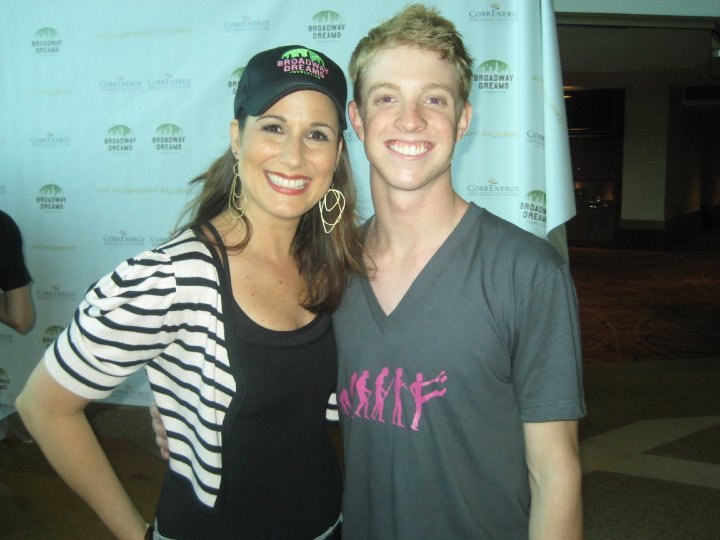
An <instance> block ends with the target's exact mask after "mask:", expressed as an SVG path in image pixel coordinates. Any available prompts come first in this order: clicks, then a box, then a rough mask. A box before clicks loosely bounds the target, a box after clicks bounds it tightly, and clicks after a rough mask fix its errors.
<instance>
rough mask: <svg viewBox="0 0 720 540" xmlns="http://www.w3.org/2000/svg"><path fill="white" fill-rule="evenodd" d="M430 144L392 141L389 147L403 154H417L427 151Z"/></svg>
mask: <svg viewBox="0 0 720 540" xmlns="http://www.w3.org/2000/svg"><path fill="white" fill-rule="evenodd" d="M429 147H430V145H428V144H425V143H423V144H402V143H392V144H390V148H391V149H392V150H393V151H395V152H397V153H398V154H402V155H404V156H417V155H418V154H422V153H423V152H427V151H428V150H429Z"/></svg>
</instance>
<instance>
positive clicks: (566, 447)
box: [523, 421, 583, 540]
mask: <svg viewBox="0 0 720 540" xmlns="http://www.w3.org/2000/svg"><path fill="white" fill-rule="evenodd" d="M523 431H524V435H525V448H526V450H525V452H526V459H527V465H528V470H529V476H530V478H529V480H530V493H531V497H532V498H531V503H530V535H529V537H530V540H579V539H581V538H582V535H583V529H582V495H581V489H580V484H581V476H582V473H581V468H580V451H579V446H578V438H577V422H576V421H561V422H538V423H524V424H523Z"/></svg>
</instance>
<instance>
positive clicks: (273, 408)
mask: <svg viewBox="0 0 720 540" xmlns="http://www.w3.org/2000/svg"><path fill="white" fill-rule="evenodd" d="M214 252H215V250H214V249H213V253H214ZM222 255H223V262H224V264H220V261H219V260H216V264H218V272H219V274H220V275H222V276H223V279H222V280H221V291H222V300H223V312H224V314H225V321H224V323H225V333H226V341H227V342H228V354H229V355H230V358H231V360H230V362H231V369H232V371H233V374H234V376H235V382H236V388H237V393H236V395H235V397H234V398H233V401H232V403H231V405H230V410H229V413H228V415H227V416H226V419H225V424H226V425H225V426H224V427H223V435H224V440H223V479H222V484H221V494H220V496H219V499H218V503H217V505H216V508H215V509H214V510H212V509H207V508H206V507H204V506H203V505H202V504H200V503H199V501H197V499H196V497H195V495H194V494H193V492H192V488H191V487H190V484H189V482H188V481H187V480H185V479H184V478H182V477H179V476H177V475H175V474H174V473H172V472H171V471H168V473H167V475H166V479H165V483H164V485H163V491H162V494H161V497H160V502H159V504H158V525H159V526H158V530H159V532H160V533H161V534H162V535H163V536H167V537H169V538H173V539H178V540H184V539H192V540H199V539H204V538H208V539H231V538H232V539H235V538H237V539H246V538H247V539H256V538H257V539H268V538H273V539H300V540H302V539H312V538H315V537H316V536H319V535H320V534H322V533H323V532H324V531H325V530H327V529H328V528H329V527H330V526H332V525H333V523H335V521H336V519H337V517H338V515H339V514H340V500H341V495H342V477H341V473H340V468H339V465H338V462H337V457H336V454H335V450H334V447H333V445H332V442H331V440H330V437H329V434H328V431H327V425H326V421H325V409H326V406H327V402H328V398H329V396H330V394H331V393H332V391H333V390H334V388H335V383H336V379H337V362H336V350H335V338H334V335H333V331H332V320H331V317H330V316H329V315H318V316H317V317H316V318H315V319H313V321H311V322H310V323H309V324H307V325H306V326H304V327H302V328H299V329H297V330H292V331H277V330H270V329H267V328H264V327H262V326H260V325H258V324H257V323H255V322H254V321H252V320H251V319H250V318H249V317H248V316H247V315H246V314H245V313H244V312H243V311H242V309H241V308H240V306H239V305H238V304H237V302H235V299H234V298H233V295H232V289H231V286H230V279H229V275H228V273H227V271H226V269H227V258H226V256H225V254H224V253H223V254H222ZM231 341H232V345H233V346H232V347H231V346H230V342H231Z"/></svg>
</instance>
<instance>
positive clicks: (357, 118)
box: [348, 100, 365, 142]
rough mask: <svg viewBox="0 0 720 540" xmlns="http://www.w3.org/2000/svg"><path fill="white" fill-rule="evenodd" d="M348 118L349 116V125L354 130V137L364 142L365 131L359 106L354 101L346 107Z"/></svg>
mask: <svg viewBox="0 0 720 540" xmlns="http://www.w3.org/2000/svg"><path fill="white" fill-rule="evenodd" d="M348 116H350V123H351V124H352V127H353V129H354V130H355V135H357V137H358V139H360V140H361V141H363V142H364V141H365V129H364V127H363V121H362V115H361V114H360V106H359V105H358V104H357V103H356V102H355V101H354V100H353V101H351V102H350V104H349V105H348Z"/></svg>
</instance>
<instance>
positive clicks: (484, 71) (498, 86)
mask: <svg viewBox="0 0 720 540" xmlns="http://www.w3.org/2000/svg"><path fill="white" fill-rule="evenodd" d="M514 77H515V76H514V75H513V74H512V72H511V71H510V66H508V65H507V64H506V63H505V62H503V61H502V60H486V61H485V62H483V63H482V64H480V68H479V70H478V73H476V74H475V75H473V80H474V81H475V82H477V83H478V85H477V87H478V88H479V89H480V90H485V91H491V92H493V91H494V92H498V91H500V92H504V91H507V90H510V86H511V85H512V82H513V79H514Z"/></svg>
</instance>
